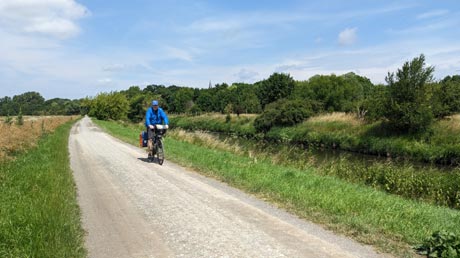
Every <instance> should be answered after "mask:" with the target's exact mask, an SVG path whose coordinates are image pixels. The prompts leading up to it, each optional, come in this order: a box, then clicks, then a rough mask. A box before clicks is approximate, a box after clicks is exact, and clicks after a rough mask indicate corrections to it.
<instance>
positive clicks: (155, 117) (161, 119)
mask: <svg viewBox="0 0 460 258" xmlns="http://www.w3.org/2000/svg"><path fill="white" fill-rule="evenodd" d="M163 123H164V124H165V125H167V124H169V120H168V116H167V115H166V113H165V112H164V111H163V109H161V108H158V110H157V112H154V111H153V108H152V107H150V108H149V109H147V113H146V114H145V126H146V127H149V125H157V124H163Z"/></svg>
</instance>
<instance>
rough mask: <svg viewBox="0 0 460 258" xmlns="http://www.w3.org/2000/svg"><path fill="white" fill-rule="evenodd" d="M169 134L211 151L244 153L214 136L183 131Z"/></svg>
mask: <svg viewBox="0 0 460 258" xmlns="http://www.w3.org/2000/svg"><path fill="white" fill-rule="evenodd" d="M169 134H170V135H171V136H172V137H173V138H174V139H178V140H182V141H185V142H188V143H192V144H199V145H201V146H205V147H208V148H210V149H218V150H223V151H230V152H233V153H236V154H241V153H243V150H242V149H241V148H240V147H239V146H238V145H235V144H231V143H229V142H228V141H227V140H223V141H222V140H220V139H219V138H218V137H217V136H214V135H212V134H209V133H206V132H202V131H195V132H187V131H185V130H182V129H174V130H171V131H170V132H169Z"/></svg>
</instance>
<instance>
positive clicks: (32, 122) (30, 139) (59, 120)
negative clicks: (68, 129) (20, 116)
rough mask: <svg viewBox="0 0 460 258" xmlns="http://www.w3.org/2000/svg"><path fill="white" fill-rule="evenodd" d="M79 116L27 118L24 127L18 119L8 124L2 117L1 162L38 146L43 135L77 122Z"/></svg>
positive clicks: (0, 119) (0, 128) (0, 124)
mask: <svg viewBox="0 0 460 258" xmlns="http://www.w3.org/2000/svg"><path fill="white" fill-rule="evenodd" d="M77 117H78V116H43V117H41V116H29V117H28V116H26V117H24V120H23V125H18V124H17V118H13V119H12V121H11V123H6V122H5V120H6V118H5V117H0V161H2V160H10V159H12V158H14V156H15V155H16V154H18V153H22V152H25V151H26V150H28V149H30V148H32V147H34V146H36V144H37V142H38V140H39V139H40V137H42V135H44V134H49V133H51V132H53V131H54V130H55V129H56V128H57V127H59V126H60V125H62V124H64V123H66V122H68V121H71V120H75V119H76V118H77Z"/></svg>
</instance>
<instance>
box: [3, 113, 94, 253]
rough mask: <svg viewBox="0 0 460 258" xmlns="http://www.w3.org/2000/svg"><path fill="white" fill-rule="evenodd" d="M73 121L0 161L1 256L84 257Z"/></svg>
mask: <svg viewBox="0 0 460 258" xmlns="http://www.w3.org/2000/svg"><path fill="white" fill-rule="evenodd" d="M73 123H74V122H68V123H66V124H64V125H62V126H60V127H59V128H57V129H56V130H55V132H54V133H52V134H50V135H47V136H44V137H43V138H42V139H41V140H40V141H39V144H38V146H37V147H36V148H34V149H31V150H29V151H28V152H26V153H23V154H20V155H18V156H17V157H16V159H15V160H14V161H9V162H4V163H1V164H0V257H85V256H86V251H85V249H84V247H83V243H84V238H83V237H84V231H83V229H82V227H81V223H80V210H79V207H78V204H77V199H76V187H75V184H74V181H73V177H72V171H71V169H70V166H69V154H68V149H67V145H68V136H69V131H70V128H71V126H72V124H73Z"/></svg>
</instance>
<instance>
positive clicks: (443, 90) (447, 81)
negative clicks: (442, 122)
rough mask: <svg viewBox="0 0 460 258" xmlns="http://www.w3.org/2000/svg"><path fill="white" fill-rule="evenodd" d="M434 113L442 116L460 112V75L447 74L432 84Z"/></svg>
mask: <svg viewBox="0 0 460 258" xmlns="http://www.w3.org/2000/svg"><path fill="white" fill-rule="evenodd" d="M430 89H431V105H432V109H433V114H434V116H435V117H437V118H442V117H445V116H449V115H452V114H455V113H458V112H460V76H459V75H454V76H452V77H451V76H447V77H445V78H444V79H442V80H441V81H440V82H439V83H433V84H430Z"/></svg>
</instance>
